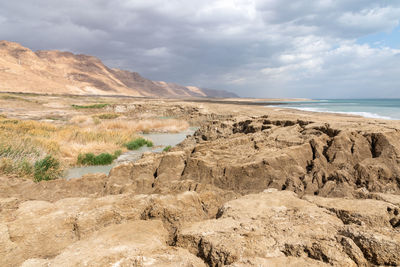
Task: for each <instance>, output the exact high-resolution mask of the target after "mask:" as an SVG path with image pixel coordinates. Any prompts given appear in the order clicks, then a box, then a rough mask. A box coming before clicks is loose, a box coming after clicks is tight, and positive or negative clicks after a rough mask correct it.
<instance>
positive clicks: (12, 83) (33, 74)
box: [0, 40, 238, 98]
mask: <svg viewBox="0 0 400 267" xmlns="http://www.w3.org/2000/svg"><path fill="white" fill-rule="evenodd" d="M0 81H1V82H0V92H20V93H44V94H76V95H126V96H137V97H166V98H175V97H176V98H182V97H238V96H237V95H235V94H234V93H230V92H227V91H223V90H209V89H202V88H199V87H195V86H183V85H179V84H176V83H169V82H163V81H152V80H150V79H147V78H144V77H143V76H141V75H140V74H139V73H137V72H131V71H127V70H121V69H117V68H109V67H107V66H106V65H105V64H104V63H103V62H102V61H101V60H100V59H99V58H97V57H94V56H90V55H83V54H73V53H71V52H64V51H58V50H38V51H35V52H34V51H32V50H30V49H29V48H26V47H24V46H22V45H20V44H18V43H15V42H9V41H4V40H3V41H0Z"/></svg>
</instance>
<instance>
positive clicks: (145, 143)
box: [125, 137, 153, 150]
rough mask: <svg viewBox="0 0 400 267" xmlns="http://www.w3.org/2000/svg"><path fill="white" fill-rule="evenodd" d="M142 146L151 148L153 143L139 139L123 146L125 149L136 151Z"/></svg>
mask: <svg viewBox="0 0 400 267" xmlns="http://www.w3.org/2000/svg"><path fill="white" fill-rule="evenodd" d="M142 146H147V147H152V146H153V142H152V141H150V140H146V139H144V138H142V137H139V138H136V139H134V140H132V141H130V142H128V143H126V144H125V147H126V148H127V149H129V150H138V149H139V148H141V147H142Z"/></svg>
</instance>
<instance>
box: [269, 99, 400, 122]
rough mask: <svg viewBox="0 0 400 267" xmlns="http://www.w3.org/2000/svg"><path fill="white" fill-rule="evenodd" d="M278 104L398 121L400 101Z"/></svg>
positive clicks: (323, 100) (321, 101) (331, 100)
mask: <svg viewBox="0 0 400 267" xmlns="http://www.w3.org/2000/svg"><path fill="white" fill-rule="evenodd" d="M279 103H280V105H276V107H281V108H293V109H298V110H304V111H312V112H329V113H338V114H350V115H358V116H362V117H365V118H375V119H387V120H400V99H315V100H310V101H292V102H279Z"/></svg>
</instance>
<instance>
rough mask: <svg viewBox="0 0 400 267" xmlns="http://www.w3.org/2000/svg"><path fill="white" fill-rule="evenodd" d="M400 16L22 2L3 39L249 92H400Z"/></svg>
mask: <svg viewBox="0 0 400 267" xmlns="http://www.w3.org/2000/svg"><path fill="white" fill-rule="evenodd" d="M399 20H400V3H399V2H398V1H385V0H381V1H372V0H371V1H370V0H352V1H347V0H316V1H306V0H298V1H293V0H264V1H261V0H260V1H258V0H218V1H215V0H214V1H211V0H203V1H180V0H170V1H161V0H116V1H106V0H90V1H82V0H64V1H58V0H57V1H55V0H35V1H32V0H29V1H28V0H18V1H2V2H1V3H0V39H4V40H9V41H15V42H19V43H21V44H22V45H24V46H27V47H29V48H31V49H33V50H50V49H59V50H67V51H72V52H75V53H83V54H90V55H95V56H97V57H99V58H101V59H102V60H103V61H104V62H105V63H106V64H107V65H109V66H111V67H118V68H123V69H127V70H131V71H137V72H139V73H141V74H142V75H143V76H145V77H147V78H150V79H153V80H164V81H169V82H177V83H181V84H185V85H196V86H200V87H205V88H215V89H226V90H230V91H233V92H235V93H238V94H239V95H241V96H251V97H311V98H335V97H336V98H346V97H400V90H398V88H397V87H398V86H399V85H400V64H399V63H400V43H399V42H400V37H399V35H400V32H399V27H398V24H399ZM382 36H383V37H382ZM386 37H387V38H390V39H391V40H392V42H390V43H386V42H385V38H386ZM393 40H394V43H395V44H393ZM396 41H397V44H396Z"/></svg>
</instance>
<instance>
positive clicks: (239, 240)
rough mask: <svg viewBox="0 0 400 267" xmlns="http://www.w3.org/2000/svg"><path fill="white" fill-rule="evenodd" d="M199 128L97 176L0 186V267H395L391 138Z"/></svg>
mask: <svg viewBox="0 0 400 267" xmlns="http://www.w3.org/2000/svg"><path fill="white" fill-rule="evenodd" d="M195 114H196V113H193V114H192V115H191V116H196V115H195ZM208 118H209V120H210V121H209V122H207V123H205V124H204V125H203V126H202V127H201V128H200V129H199V130H198V131H197V132H196V133H195V134H194V136H192V137H188V138H187V139H186V140H185V141H184V142H182V143H181V144H180V145H178V146H177V147H175V148H172V149H171V150H170V151H169V152H167V153H162V154H152V153H147V154H145V155H144V156H143V157H142V158H141V159H140V160H138V161H137V162H135V163H125V164H122V165H119V166H117V167H115V168H113V169H112V171H111V173H110V175H108V176H106V175H88V176H86V177H84V178H82V179H77V180H73V181H69V182H67V181H62V180H59V181H50V182H41V183H33V182H30V181H21V180H16V179H0V180H1V183H0V187H1V190H0V213H1V218H0V248H1V249H0V263H1V265H2V266H15V265H21V264H23V266H79V265H82V264H84V263H85V262H86V263H87V262H88V259H90V260H91V261H92V262H93V266H95V265H96V264H97V265H110V266H111V265H112V264H119V265H120V266H132V265H133V266H142V265H154V266H168V265H169V266H171V265H172V266H173V265H174V264H175V265H176V264H178V263H184V264H186V265H185V266H224V265H226V266H228V265H229V266H282V265H295V266H321V265H331V266H332V265H333V266H343V265H346V266H373V265H400V258H399V255H400V215H399V212H400V195H399V191H400V180H399V177H400V168H399V152H400V150H399V149H400V141H399V140H400V139H399V137H400V136H399V135H400V133H399V132H398V131H397V130H395V129H393V130H391V129H389V128H385V129H382V130H379V128H376V127H371V128H368V127H358V126H357V125H355V126H354V125H352V126H351V127H344V126H340V125H339V126H338V125H332V124H327V123H320V122H314V121H312V120H304V119H302V120H299V119H281V118H280V119H277V118H275V117H273V116H258V117H246V116H242V117H240V118H239V117H233V116H226V115H221V117H219V115H217V114H214V115H213V116H209V117H208ZM93 247H96V248H98V253H95V254H91V251H92V248H93ZM71 255H75V256H74V257H71ZM71 258H73V260H72V261H71Z"/></svg>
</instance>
